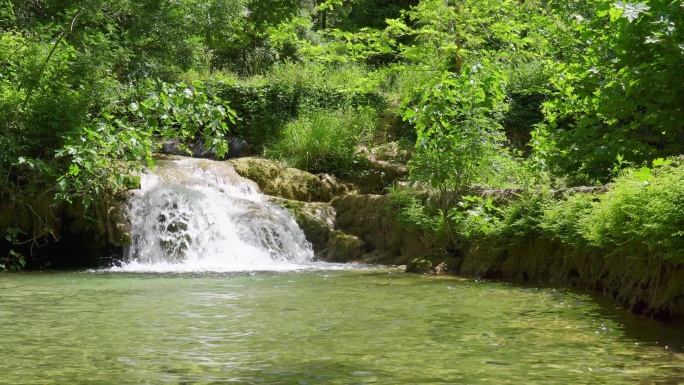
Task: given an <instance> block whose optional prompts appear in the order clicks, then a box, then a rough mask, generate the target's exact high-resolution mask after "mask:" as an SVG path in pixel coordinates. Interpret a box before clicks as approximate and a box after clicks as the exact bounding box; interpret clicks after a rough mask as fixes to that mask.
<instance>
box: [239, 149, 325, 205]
mask: <svg viewBox="0 0 684 385" xmlns="http://www.w3.org/2000/svg"><path fill="white" fill-rule="evenodd" d="M229 163H230V164H232V165H233V167H234V168H235V171H237V173H238V174H240V176H242V177H244V178H247V179H251V180H253V181H254V182H256V183H257V184H258V185H259V188H260V189H261V191H262V192H263V193H264V194H267V195H272V196H276V197H280V198H285V199H290V200H298V201H304V202H329V201H330V200H331V199H332V198H333V196H334V193H335V191H334V189H335V188H336V187H337V186H335V184H334V183H332V182H331V181H330V180H331V177H329V176H327V175H325V178H323V179H321V178H320V177H318V176H316V175H313V174H311V173H308V172H306V171H302V170H298V169H295V168H291V167H285V166H284V165H282V164H281V163H279V162H276V161H272V160H268V159H261V158H241V159H234V160H230V161H229Z"/></svg>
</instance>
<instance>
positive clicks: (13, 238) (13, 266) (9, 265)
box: [0, 227, 26, 271]
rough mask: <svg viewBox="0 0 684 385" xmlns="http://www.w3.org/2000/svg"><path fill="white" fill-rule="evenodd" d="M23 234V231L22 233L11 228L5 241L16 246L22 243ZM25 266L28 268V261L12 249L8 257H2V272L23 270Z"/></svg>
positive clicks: (0, 256)
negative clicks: (21, 236)
mask: <svg viewBox="0 0 684 385" xmlns="http://www.w3.org/2000/svg"><path fill="white" fill-rule="evenodd" d="M22 234H23V231H21V229H18V228H15V227H10V228H8V229H7V235H6V236H5V240H6V241H7V242H8V243H9V244H11V245H13V246H16V245H18V244H19V243H20V241H19V236H20V235H22ZM24 266H26V259H25V258H24V256H23V255H21V254H19V253H17V252H16V251H14V250H13V249H10V250H9V251H8V253H7V255H4V256H2V255H0V271H3V270H4V271H7V270H9V271H15V270H21V269H22V268H23V267H24Z"/></svg>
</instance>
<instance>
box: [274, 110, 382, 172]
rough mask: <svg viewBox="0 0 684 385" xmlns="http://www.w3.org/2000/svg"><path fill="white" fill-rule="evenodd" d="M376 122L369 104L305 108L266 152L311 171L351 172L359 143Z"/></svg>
mask: <svg viewBox="0 0 684 385" xmlns="http://www.w3.org/2000/svg"><path fill="white" fill-rule="evenodd" d="M376 125H377V113H376V112H375V110H373V109H372V108H370V107H357V108H354V107H346V108H339V109H314V110H306V111H302V112H300V116H299V117H298V118H297V119H295V120H293V121H291V122H289V123H287V124H286V125H285V127H284V129H283V131H282V132H281V133H280V135H279V137H278V139H277V140H276V141H275V142H273V143H272V144H270V145H269V146H268V147H267V148H266V151H265V153H264V154H265V156H267V157H270V158H275V159H280V160H283V161H285V162H286V163H288V164H289V165H291V166H293V167H297V168H300V169H303V170H307V171H310V172H312V173H320V172H328V173H335V174H337V175H349V174H350V173H352V171H353V167H354V162H355V151H356V147H357V145H358V144H359V143H361V142H363V141H365V140H367V139H368V138H369V136H370V135H371V133H372V131H373V129H374V128H375V126H376Z"/></svg>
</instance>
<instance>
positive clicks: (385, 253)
mask: <svg viewBox="0 0 684 385" xmlns="http://www.w3.org/2000/svg"><path fill="white" fill-rule="evenodd" d="M390 199H391V197H389V196H387V195H345V196H340V197H336V198H335V199H333V200H332V202H331V204H332V206H333V207H334V208H335V211H336V212H337V226H338V228H339V229H340V230H342V231H344V232H346V233H349V234H352V235H355V236H357V237H359V238H360V239H362V240H363V241H364V242H365V243H366V248H367V249H368V250H374V249H378V250H380V254H379V255H382V257H383V259H382V260H379V258H376V260H377V262H382V263H392V264H403V263H405V262H406V261H408V260H409V259H410V258H412V257H413V258H415V257H418V256H422V255H425V254H426V253H428V252H430V251H431V250H435V249H443V248H444V247H445V246H446V244H444V242H443V241H440V240H437V239H432V238H431V237H429V236H427V235H426V234H425V232H423V231H421V230H420V229H416V228H406V226H402V225H401V224H400V223H399V222H398V221H397V219H396V217H397V215H396V214H397V213H396V210H397V208H396V207H393V206H392V203H391V201H390Z"/></svg>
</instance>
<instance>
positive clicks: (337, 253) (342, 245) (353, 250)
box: [326, 231, 366, 262]
mask: <svg viewBox="0 0 684 385" xmlns="http://www.w3.org/2000/svg"><path fill="white" fill-rule="evenodd" d="M365 252H366V243H365V242H364V241H363V240H361V239H359V238H358V237H355V236H353V235H349V234H345V233H343V232H341V231H333V232H331V233H330V239H329V240H328V251H327V254H326V261H328V262H354V261H358V260H359V259H360V257H361V256H362V255H363V254H364V253H365Z"/></svg>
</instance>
